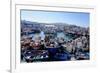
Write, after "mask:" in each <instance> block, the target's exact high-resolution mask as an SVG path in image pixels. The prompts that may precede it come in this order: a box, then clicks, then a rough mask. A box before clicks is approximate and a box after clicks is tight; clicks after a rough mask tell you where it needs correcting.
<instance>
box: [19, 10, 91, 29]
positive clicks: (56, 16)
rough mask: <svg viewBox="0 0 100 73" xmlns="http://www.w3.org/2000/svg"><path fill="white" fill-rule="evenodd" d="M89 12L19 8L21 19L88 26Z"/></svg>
mask: <svg viewBox="0 0 100 73" xmlns="http://www.w3.org/2000/svg"><path fill="white" fill-rule="evenodd" d="M89 17H90V14H89V13H82V12H61V11H60V12H54V11H35V10H21V20H26V21H32V22H39V23H66V24H74V25H77V26H81V27H89V20H90V19H89Z"/></svg>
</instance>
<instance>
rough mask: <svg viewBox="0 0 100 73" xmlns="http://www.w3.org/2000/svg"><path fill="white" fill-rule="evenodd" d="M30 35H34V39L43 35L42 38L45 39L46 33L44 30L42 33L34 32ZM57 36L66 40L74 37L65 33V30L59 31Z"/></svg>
mask: <svg viewBox="0 0 100 73" xmlns="http://www.w3.org/2000/svg"><path fill="white" fill-rule="evenodd" d="M29 36H31V37H33V38H32V39H33V40H35V39H36V38H38V37H41V39H42V40H44V38H45V36H46V34H45V33H44V32H43V31H41V32H40V33H35V34H34V33H33V34H30V35H29ZM56 37H57V38H64V40H66V41H68V40H71V39H72V37H71V36H70V35H68V34H64V33H63V32H57V34H56V36H55V38H56Z"/></svg>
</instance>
